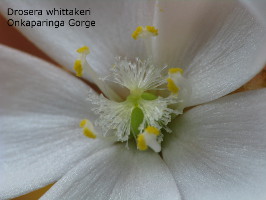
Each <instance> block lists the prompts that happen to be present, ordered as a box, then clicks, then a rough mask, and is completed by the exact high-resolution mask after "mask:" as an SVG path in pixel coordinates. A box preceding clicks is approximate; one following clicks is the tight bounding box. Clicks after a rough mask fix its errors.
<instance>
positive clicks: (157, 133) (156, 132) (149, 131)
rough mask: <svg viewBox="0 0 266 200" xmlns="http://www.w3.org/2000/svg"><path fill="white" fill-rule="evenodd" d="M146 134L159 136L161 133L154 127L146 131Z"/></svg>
mask: <svg viewBox="0 0 266 200" xmlns="http://www.w3.org/2000/svg"><path fill="white" fill-rule="evenodd" d="M145 132H147V133H150V134H154V135H156V136H158V135H159V134H160V131H159V130H158V129H157V128H155V127H153V126H148V127H147V128H146V129H145Z"/></svg>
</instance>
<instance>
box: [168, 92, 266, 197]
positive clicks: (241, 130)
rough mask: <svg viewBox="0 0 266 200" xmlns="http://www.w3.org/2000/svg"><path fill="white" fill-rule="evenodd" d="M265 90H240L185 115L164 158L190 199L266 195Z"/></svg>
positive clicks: (174, 132) (178, 121)
mask: <svg viewBox="0 0 266 200" xmlns="http://www.w3.org/2000/svg"><path fill="white" fill-rule="evenodd" d="M265 99H266V89H261V90H256V91H250V92H244V93H238V94H234V95H230V96H227V97H224V98H221V99H219V100H217V101H214V102H212V103H209V104H206V105H202V106H198V107H196V108H193V109H191V110H190V111H188V112H187V113H185V114H184V115H183V116H182V117H180V118H179V119H177V120H176V121H175V122H174V124H173V127H172V128H173V130H174V131H173V137H171V140H167V141H166V143H165V148H164V151H163V158H164V160H165V162H166V163H167V165H168V166H169V168H170V170H171V172H172V173H173V175H174V177H175V180H176V182H177V185H178V187H179V189H180V193H181V195H182V196H183V197H184V199H189V200H213V199H216V200H235V199H242V200H250V199H264V198H265V196H266V191H265V187H266V134H265V133H266V124H265V121H266V101H265Z"/></svg>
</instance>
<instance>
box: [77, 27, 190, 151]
mask: <svg viewBox="0 0 266 200" xmlns="http://www.w3.org/2000/svg"><path fill="white" fill-rule="evenodd" d="M156 35H158V30H157V29H155V28H154V27H152V26H146V27H138V28H137V29H136V30H135V31H134V32H133V34H132V37H133V38H134V39H138V38H142V39H143V40H145V41H147V39H148V40H150V39H151V37H152V36H156ZM147 44H148V43H147ZM77 52H78V53H79V54H80V56H79V58H78V59H77V60H76V62H75V64H74V69H75V71H76V75H77V76H82V75H83V73H84V71H85V72H88V73H90V75H92V77H93V81H94V82H95V83H96V84H97V85H98V87H99V88H100V89H101V91H102V93H103V94H104V95H103V94H101V95H97V94H95V93H94V92H93V91H89V98H88V100H89V101H90V102H91V103H92V104H93V105H95V106H94V108H93V111H94V112H95V113H96V114H97V115H98V120H97V121H96V122H95V123H94V125H93V124H92V122H90V121H89V120H88V119H84V120H82V121H81V122H80V127H81V128H83V133H84V135H86V136H87V137H89V138H96V137H97V138H105V139H106V138H111V139H114V140H115V141H120V142H127V141H129V140H135V141H136V145H137V148H138V149H139V150H146V149H148V147H149V148H151V149H153V150H154V151H155V152H160V151H161V142H162V141H163V134H165V133H166V132H171V130H170V129H169V128H168V127H167V125H168V123H169V122H170V121H171V120H172V119H173V118H174V117H175V116H177V115H179V114H182V113H183V108H184V107H185V102H186V100H187V98H188V97H189V95H190V86H189V83H188V81H187V79H185V78H184V77H183V70H182V69H181V68H168V66H164V67H161V66H155V65H154V64H153V63H152V60H151V59H147V60H145V61H142V60H140V59H138V58H136V59H135V61H133V62H131V61H129V60H127V59H120V58H116V62H115V64H114V65H113V67H112V68H111V73H110V75H109V76H108V77H106V78H104V79H102V78H99V76H98V75H97V74H96V73H95V72H94V71H93V69H92V68H91V67H90V65H89V64H88V63H87V61H86V56H87V55H88V54H89V48H88V47H86V46H84V47H82V48H80V49H78V50H77ZM148 52H149V51H148ZM167 70H168V72H167ZM107 82H114V83H116V84H117V85H119V87H121V88H123V89H124V90H127V93H128V95H127V97H126V98H124V99H123V98H121V97H120V96H119V95H117V94H116V93H115V91H114V90H113V89H112V88H111V87H110V86H108V84H106V83H107ZM98 128H100V129H101V130H100V131H96V129H98Z"/></svg>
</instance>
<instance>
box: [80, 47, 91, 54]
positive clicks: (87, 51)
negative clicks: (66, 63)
mask: <svg viewBox="0 0 266 200" xmlns="http://www.w3.org/2000/svg"><path fill="white" fill-rule="evenodd" d="M77 52H78V53H82V54H85V55H88V54H89V53H90V49H89V47H87V46H83V47H80V48H79V49H77Z"/></svg>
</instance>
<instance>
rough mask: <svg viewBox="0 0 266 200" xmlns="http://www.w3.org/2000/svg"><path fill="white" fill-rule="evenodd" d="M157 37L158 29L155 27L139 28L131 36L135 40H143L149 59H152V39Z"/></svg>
mask: <svg viewBox="0 0 266 200" xmlns="http://www.w3.org/2000/svg"><path fill="white" fill-rule="evenodd" d="M157 35H158V29H156V28H155V27H154V26H145V27H143V26H138V27H137V28H136V30H135V31H134V32H133V33H132V35H131V36H132V38H133V39H135V40H137V39H139V38H141V39H143V41H144V44H145V47H146V51H147V57H152V40H151V38H152V37H154V36H157Z"/></svg>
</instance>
